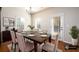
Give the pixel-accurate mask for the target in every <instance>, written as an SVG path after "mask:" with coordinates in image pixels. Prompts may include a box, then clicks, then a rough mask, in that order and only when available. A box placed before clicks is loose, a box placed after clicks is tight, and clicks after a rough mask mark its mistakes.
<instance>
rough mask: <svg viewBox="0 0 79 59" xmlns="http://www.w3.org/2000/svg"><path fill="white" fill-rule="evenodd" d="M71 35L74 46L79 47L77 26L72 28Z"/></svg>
mask: <svg viewBox="0 0 79 59" xmlns="http://www.w3.org/2000/svg"><path fill="white" fill-rule="evenodd" d="M70 35H71V37H72V44H73V45H77V42H78V36H79V30H78V28H77V27H76V26H72V28H71V29H70Z"/></svg>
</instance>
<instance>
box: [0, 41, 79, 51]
mask: <svg viewBox="0 0 79 59" xmlns="http://www.w3.org/2000/svg"><path fill="white" fill-rule="evenodd" d="M8 44H10V42H6V43H2V44H1V46H0V52H9V48H8V47H7V45H8ZM52 44H54V40H52ZM64 45H65V43H64V42H61V41H59V43H58V48H59V49H61V50H62V51H63V52H79V49H77V50H65V47H64Z"/></svg>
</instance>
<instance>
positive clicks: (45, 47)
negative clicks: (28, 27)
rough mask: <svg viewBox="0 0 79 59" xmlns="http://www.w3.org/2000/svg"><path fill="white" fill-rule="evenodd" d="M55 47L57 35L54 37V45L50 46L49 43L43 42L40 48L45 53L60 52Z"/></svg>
mask: <svg viewBox="0 0 79 59" xmlns="http://www.w3.org/2000/svg"><path fill="white" fill-rule="evenodd" d="M49 38H50V37H49ZM57 46H58V34H57V35H56V39H55V44H52V43H51V42H45V43H44V45H43V46H42V51H45V52H57V51H60V52H61V50H59V49H58V48H57Z"/></svg>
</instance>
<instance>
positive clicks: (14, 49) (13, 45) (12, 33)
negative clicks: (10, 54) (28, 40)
mask: <svg viewBox="0 0 79 59" xmlns="http://www.w3.org/2000/svg"><path fill="white" fill-rule="evenodd" d="M10 33H11V38H12V47H11V49H12V50H13V51H16V46H17V38H16V37H15V33H14V31H10Z"/></svg>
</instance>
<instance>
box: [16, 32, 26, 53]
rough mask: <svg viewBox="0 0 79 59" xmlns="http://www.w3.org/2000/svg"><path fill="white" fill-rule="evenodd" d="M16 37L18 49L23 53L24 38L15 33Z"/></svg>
mask: <svg viewBox="0 0 79 59" xmlns="http://www.w3.org/2000/svg"><path fill="white" fill-rule="evenodd" d="M16 36H17V42H18V45H19V49H20V50H21V51H22V52H24V51H25V49H26V46H25V41H24V37H23V36H22V34H21V33H16Z"/></svg>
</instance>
